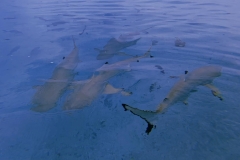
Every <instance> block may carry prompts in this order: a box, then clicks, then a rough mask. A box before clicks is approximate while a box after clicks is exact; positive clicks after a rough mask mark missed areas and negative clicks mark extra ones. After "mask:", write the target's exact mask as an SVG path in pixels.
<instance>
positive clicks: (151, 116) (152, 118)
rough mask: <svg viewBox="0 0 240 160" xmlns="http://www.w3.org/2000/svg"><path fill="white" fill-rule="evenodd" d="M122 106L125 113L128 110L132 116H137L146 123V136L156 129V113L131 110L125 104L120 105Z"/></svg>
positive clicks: (131, 108)
mask: <svg viewBox="0 0 240 160" xmlns="http://www.w3.org/2000/svg"><path fill="white" fill-rule="evenodd" d="M122 106H123V108H124V109H125V111H127V110H129V111H130V112H131V113H132V114H134V115H137V116H139V117H140V118H142V119H143V120H145V121H146V122H147V124H148V126H147V129H146V131H145V132H146V133H147V134H149V133H150V132H151V131H152V129H153V128H156V125H155V123H156V120H157V115H158V113H157V112H154V111H144V110H140V109H137V108H133V107H131V106H129V105H127V104H122Z"/></svg>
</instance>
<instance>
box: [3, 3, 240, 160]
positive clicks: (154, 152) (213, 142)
mask: <svg viewBox="0 0 240 160" xmlns="http://www.w3.org/2000/svg"><path fill="white" fill-rule="evenodd" d="M239 6H240V2H239V1H237V0H230V1H224V0H210V1H209V0H201V1H197V0H181V1H180V0H176V1H174V0H132V1H130V0H129V1H127V0H118V1H114V0H104V1H98V0H89V1H84V0H1V5H0V71H1V72H0V73H1V76H0V87H1V89H0V159H2V160H15V159H16V160H19V159H24V160H28V159H31V160H40V159H45V160H52V159H55V160H66V159H68V160H79V159H81V160H88V159H89V160H107V159H109V160H146V159H149V160H150V159H151V160H159V159H163V160H176V159H180V160H186V159H189V160H192V159H194V160H202V159H204V160H225V159H229V160H230V159H231V160H238V159H240V136H239V135H240V116H239V115H240V99H239V93H240V45H239V42H240V21H239V17H240V10H239ZM112 38H115V39H121V40H122V41H123V42H121V43H120V44H122V43H124V42H129V41H131V40H134V39H137V38H140V39H139V40H138V41H137V43H136V44H135V45H130V46H129V47H126V46H125V47H124V46H123V45H120V48H118V49H115V50H114V51H116V53H122V54H115V55H114V56H113V57H112V58H108V59H104V60H97V59H96V57H97V55H98V54H99V50H104V46H105V45H106V44H107V43H108V42H111V39H112ZM72 39H74V40H75V42H76V46H77V47H78V48H79V64H78V66H77V68H76V69H75V70H74V72H75V73H76V75H75V77H74V82H77V81H82V80H87V79H90V78H91V77H92V76H93V74H94V73H96V70H97V69H98V68H99V67H101V66H102V65H104V63H106V62H108V63H109V64H113V63H115V62H117V61H120V60H124V59H128V58H129V56H127V55H123V53H126V54H130V55H134V56H135V55H142V54H144V53H145V52H146V51H147V50H148V49H149V47H150V46H151V44H152V43H154V45H153V46H152V48H151V55H152V56H153V57H152V58H144V59H141V60H140V61H139V62H132V63H130V65H128V64H127V65H124V66H121V67H125V68H126V67H127V70H126V71H127V72H124V73H121V74H119V75H116V76H114V77H112V78H109V79H108V80H107V82H108V83H109V84H112V85H113V86H115V87H118V88H125V90H126V91H130V92H132V93H133V94H132V95H130V96H123V95H121V94H119V93H118V94H110V95H106V94H102V92H101V93H100V94H99V95H97V97H96V98H95V99H94V100H93V101H92V102H91V104H90V105H88V106H86V107H85V108H82V109H78V110H72V111H63V110H62V105H63V104H64V102H65V101H66V99H67V97H68V95H70V94H71V93H73V92H74V91H73V90H74V87H73V88H72V89H73V90H72V89H70V90H66V92H64V94H62V95H61V96H60V97H59V100H58V102H57V104H56V106H55V107H54V108H53V109H51V110H49V111H48V112H43V113H38V112H34V111H32V110H30V109H31V108H32V107H33V104H32V98H33V96H34V94H35V93H36V90H37V89H36V88H37V86H39V85H40V86H41V85H43V84H44V83H45V82H47V81H48V80H49V78H50V77H51V75H52V73H53V70H54V69H55V68H56V66H57V65H58V64H60V63H61V62H62V61H64V57H66V56H67V55H68V54H69V53H70V52H71V51H72V49H73V48H74V44H73V41H72ZM178 39H180V40H181V41H182V42H185V46H176V45H175V41H176V40H178ZM114 45H115V46H114ZM118 45H119V44H118ZM108 46H110V48H111V47H112V48H114V47H115V48H117V47H116V44H115V43H110V44H109V43H108ZM118 47H119V46H118ZM121 47H122V48H121ZM94 48H97V49H94ZM105 48H106V47H105ZM113 53H115V52H113ZM211 64H214V65H219V66H222V75H221V76H220V77H217V78H215V79H214V81H213V84H214V86H216V87H217V88H218V89H219V90H220V91H221V93H222V96H223V101H220V100H219V99H218V98H216V97H214V96H213V95H212V93H211V91H210V90H209V89H208V88H206V87H204V86H199V87H198V88H197V90H196V91H194V92H193V93H191V95H190V96H189V98H188V105H184V104H183V103H181V102H179V103H176V104H174V105H171V106H170V107H169V108H168V109H167V110H166V112H165V113H164V114H160V115H159V116H158V119H157V120H156V128H155V129H153V130H152V132H151V133H150V134H149V135H147V134H146V133H145V130H146V127H147V123H146V122H145V121H144V120H142V119H141V118H140V117H138V116H135V115H133V114H131V113H130V112H129V111H128V112H125V111H124V108H123V107H122V105H121V104H122V103H126V104H129V105H131V106H133V107H136V108H139V109H144V110H152V111H154V110H155V109H156V108H157V107H156V106H158V104H160V103H161V101H162V100H163V99H164V98H165V96H166V95H167V93H168V92H169V91H170V89H171V87H172V86H173V85H174V84H175V83H176V82H177V80H178V79H177V78H170V76H179V75H182V74H184V72H185V71H189V72H191V71H192V70H194V69H196V68H198V67H201V66H205V65H211ZM156 65H158V67H156ZM96 83H97V82H96ZM79 85H84V84H79ZM80 87H81V86H80ZM46 94H50V95H51V93H46ZM43 101H44V99H43Z"/></svg>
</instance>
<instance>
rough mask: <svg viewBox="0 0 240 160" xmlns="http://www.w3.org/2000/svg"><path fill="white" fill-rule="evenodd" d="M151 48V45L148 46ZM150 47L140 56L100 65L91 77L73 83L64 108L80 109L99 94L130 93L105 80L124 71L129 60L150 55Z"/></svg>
mask: <svg viewBox="0 0 240 160" xmlns="http://www.w3.org/2000/svg"><path fill="white" fill-rule="evenodd" d="M150 49H151V47H150ZM150 49H149V50H148V51H147V52H146V53H145V54H144V55H142V56H136V57H132V58H129V59H126V60H123V61H119V62H116V63H113V64H104V65H103V66H102V67H100V68H99V69H97V70H96V72H97V74H94V75H93V76H92V78H91V79H89V80H87V81H84V82H81V81H80V82H76V83H73V85H75V84H76V86H74V91H73V93H72V94H70V95H69V97H68V98H67V100H66V102H65V104H64V105H63V109H64V110H74V109H81V108H84V107H86V106H89V105H90V104H91V103H92V101H93V100H95V99H96V98H97V97H98V96H99V95H100V94H102V93H103V94H114V93H119V92H120V93H122V94H123V95H126V96H127V95H130V94H131V93H128V92H126V91H124V89H122V88H114V87H113V86H112V85H110V84H109V83H108V82H107V81H108V79H110V78H111V77H113V76H116V75H117V74H120V73H122V72H125V71H126V70H128V69H126V67H124V66H127V65H129V64H130V63H131V62H138V60H139V59H142V58H145V57H148V56H150Z"/></svg>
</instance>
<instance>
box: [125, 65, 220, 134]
mask: <svg viewBox="0 0 240 160" xmlns="http://www.w3.org/2000/svg"><path fill="white" fill-rule="evenodd" d="M221 70H222V67H220V66H215V65H210V66H204V67H200V68H198V69H195V70H194V71H192V72H190V73H187V74H185V75H183V76H182V77H180V80H179V81H178V82H177V83H176V84H175V85H174V86H173V87H172V89H171V90H170V92H169V93H168V95H167V96H166V97H165V98H164V100H163V101H162V102H161V103H160V104H159V105H158V106H157V110H156V111H144V110H140V109H137V108H133V107H131V106H129V105H127V104H122V106H123V107H124V109H125V110H129V111H131V112H132V113H133V114H135V115H138V116H140V117H141V118H142V119H144V120H145V121H146V122H147V123H148V127H147V129H146V133H147V134H149V133H150V132H151V130H152V128H154V127H155V125H154V121H155V120H156V116H157V115H158V114H161V113H163V112H164V111H165V110H166V108H168V107H169V106H171V105H173V104H175V103H177V102H179V101H182V102H184V104H187V98H188V97H189V95H190V93H191V92H192V91H194V90H195V89H196V87H198V86H200V85H203V86H206V87H207V88H209V89H210V90H211V91H212V94H213V95H214V96H217V97H218V98H219V99H220V100H223V98H222V96H221V93H220V91H219V90H218V89H217V88H216V87H215V86H213V84H212V81H213V80H214V78H216V77H219V76H220V75H221Z"/></svg>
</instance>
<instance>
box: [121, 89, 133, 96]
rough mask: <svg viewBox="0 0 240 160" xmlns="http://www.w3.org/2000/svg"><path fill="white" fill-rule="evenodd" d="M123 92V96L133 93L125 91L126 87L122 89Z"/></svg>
mask: <svg viewBox="0 0 240 160" xmlns="http://www.w3.org/2000/svg"><path fill="white" fill-rule="evenodd" d="M121 94H122V95H123V96H130V95H132V92H127V91H125V90H124V89H123V90H122V91H121Z"/></svg>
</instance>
